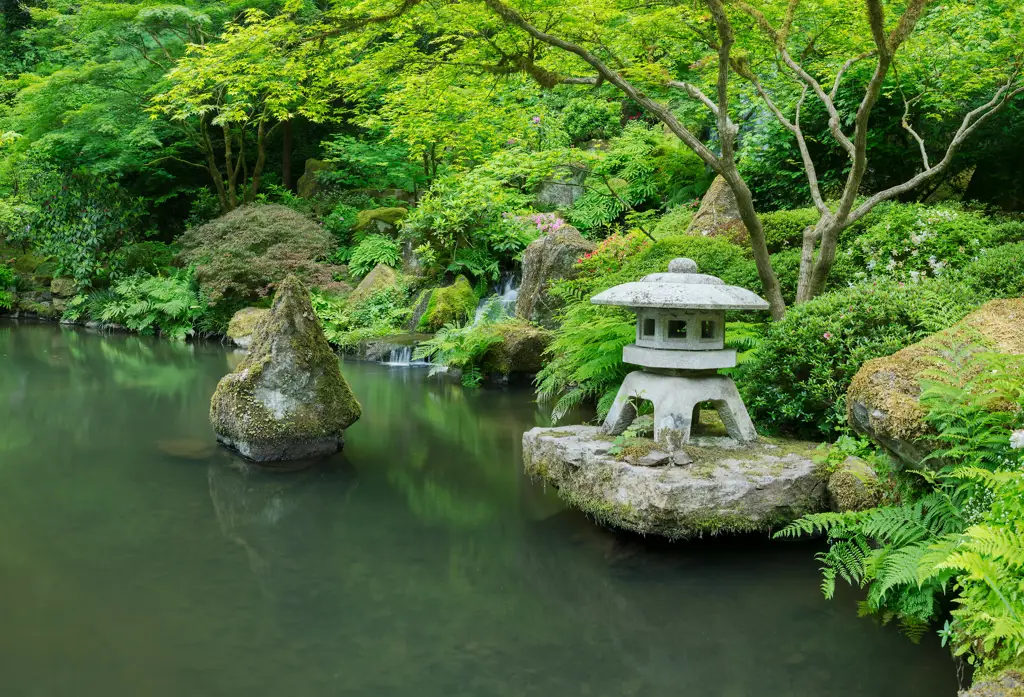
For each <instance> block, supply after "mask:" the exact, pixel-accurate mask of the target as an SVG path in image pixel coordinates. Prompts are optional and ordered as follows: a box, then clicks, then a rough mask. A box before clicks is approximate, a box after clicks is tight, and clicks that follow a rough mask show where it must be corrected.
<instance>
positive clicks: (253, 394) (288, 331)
mask: <svg viewBox="0 0 1024 697" xmlns="http://www.w3.org/2000/svg"><path fill="white" fill-rule="evenodd" d="M361 411H362V410H361V407H360V405H359V402H358V401H356V398H355V396H353V394H352V390H351V389H350V388H349V386H348V383H347V382H346V381H345V378H344V376H342V374H341V368H340V366H339V363H338V358H337V356H335V355H334V352H333V351H331V347H330V346H329V345H328V343H327V338H326V337H325V336H324V333H323V329H321V327H320V323H319V321H318V320H317V318H316V315H315V314H314V312H313V306H312V304H311V303H310V300H309V292H308V291H307V290H306V288H305V287H304V286H303V285H302V283H301V282H300V281H299V280H298V279H297V278H296V277H295V276H289V277H287V278H286V279H285V280H284V281H283V282H282V283H281V284H280V285H279V287H278V290H277V295H276V297H275V298H274V304H273V306H272V307H271V308H270V312H269V314H268V315H267V316H266V318H265V319H264V320H263V321H261V322H260V323H259V326H258V327H257V329H256V334H255V336H254V337H253V340H252V343H251V344H250V346H249V353H248V355H247V356H246V357H245V359H244V360H243V361H242V362H241V363H240V364H239V366H238V368H237V369H236V370H235V372H233V373H230V374H228V375H226V376H225V377H224V378H223V379H222V380H221V381H220V383H219V384H218V385H217V390H216V392H214V394H213V399H212V400H211V402H210V422H211V423H212V425H213V430H214V432H215V433H216V434H217V440H219V441H220V442H221V443H224V444H225V445H227V446H229V447H232V448H234V449H236V450H238V452H240V453H241V454H242V455H244V456H245V457H247V458H249V459H251V460H256V461H258V462H273V461H282V460H297V459H301V458H305V457H312V456H316V455H327V454H330V453H333V452H336V451H337V450H339V449H340V448H341V446H342V444H343V442H344V441H343V439H342V436H343V432H344V430H345V429H346V428H348V427H349V426H350V425H352V424H353V423H355V421H356V420H357V419H358V418H359V416H360V414H361Z"/></svg>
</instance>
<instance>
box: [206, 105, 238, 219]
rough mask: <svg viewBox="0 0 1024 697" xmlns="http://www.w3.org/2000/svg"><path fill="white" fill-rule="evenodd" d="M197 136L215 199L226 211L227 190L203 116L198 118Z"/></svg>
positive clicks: (223, 211) (228, 209)
mask: <svg viewBox="0 0 1024 697" xmlns="http://www.w3.org/2000/svg"><path fill="white" fill-rule="evenodd" d="M199 136H200V147H201V148H202V150H203V153H204V154H205V155H206V169H207V170H208V171H209V172H210V178H211V179H213V188H214V189H215V190H216V192H217V200H218V201H219V202H220V212H221V213H228V212H230V210H231V209H230V208H228V197H227V192H226V191H225V190H224V177H223V176H222V175H221V173H220V167H218V166H217V157H216V156H215V155H214V150H213V141H212V140H210V132H209V130H208V128H207V126H206V119H205V117H204V118H200V120H199Z"/></svg>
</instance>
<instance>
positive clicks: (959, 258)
mask: <svg viewBox="0 0 1024 697" xmlns="http://www.w3.org/2000/svg"><path fill="white" fill-rule="evenodd" d="M871 223H873V224H870V225H868V226H867V228H866V229H865V230H864V231H863V232H862V233H860V234H857V235H856V237H855V238H853V239H850V238H851V237H852V234H853V232H854V231H847V233H846V235H844V237H845V238H846V239H848V240H849V242H848V244H847V246H846V250H845V251H844V252H843V254H844V255H845V256H846V257H847V260H848V263H850V264H851V265H852V266H853V267H854V268H855V269H857V270H858V271H860V272H862V273H865V274H866V275H868V276H885V277H887V278H899V279H902V280H916V279H917V278H919V277H922V276H939V275H941V274H942V273H943V272H944V271H946V270H947V269H950V268H952V269H958V268H961V267H963V266H965V265H966V264H967V263H968V262H970V261H971V259H973V258H974V257H976V256H977V255H978V254H979V253H980V251H981V250H982V249H983V248H984V247H985V246H986V245H987V244H988V243H989V241H990V237H991V234H992V226H991V224H990V222H989V221H988V220H987V219H986V218H985V217H984V216H982V215H979V214H977V213H971V212H968V211H964V210H961V209H959V208H955V207H937V206H936V207H925V206H920V205H905V204H889V205H886V206H882V207H881V208H879V209H876V211H875V213H874V215H873V216H872V218H871Z"/></svg>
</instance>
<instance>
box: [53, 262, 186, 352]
mask: <svg viewBox="0 0 1024 697" xmlns="http://www.w3.org/2000/svg"><path fill="white" fill-rule="evenodd" d="M205 306H206V302H205V299H204V298H203V296H202V293H201V292H200V290H199V287H198V284H197V283H196V282H195V278H194V275H193V273H192V271H191V270H190V269H187V270H178V271H177V272H175V273H174V274H173V275H170V276H146V275H142V274H139V275H135V276H128V277H126V278H123V279H121V280H120V281H118V282H117V283H115V284H114V285H113V286H112V287H111V288H110V290H108V291H104V292H99V293H93V294H91V295H90V296H88V298H83V297H82V296H78V298H76V299H75V300H74V301H73V302H72V306H71V312H72V314H78V313H79V312H81V311H84V312H85V313H86V314H87V315H88V316H89V318H90V319H93V320H96V321H98V322H104V323H109V324H120V325H123V326H124V327H126V328H127V329H130V330H131V331H134V332H139V333H141V334H151V333H153V332H154V331H157V330H159V332H160V334H161V335H163V336H165V337H167V338H169V339H171V340H173V341H181V340H184V339H185V338H186V337H188V336H191V335H192V334H193V331H194V330H193V326H194V324H195V322H196V320H197V319H198V318H199V317H200V316H201V315H202V313H203V311H204V309H205Z"/></svg>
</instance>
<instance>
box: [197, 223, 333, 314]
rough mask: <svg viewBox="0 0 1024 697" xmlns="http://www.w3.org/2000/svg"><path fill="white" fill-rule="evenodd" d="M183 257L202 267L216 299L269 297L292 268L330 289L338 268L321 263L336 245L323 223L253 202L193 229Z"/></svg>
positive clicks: (207, 290) (206, 286)
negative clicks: (319, 223) (335, 269)
mask: <svg viewBox="0 0 1024 697" xmlns="http://www.w3.org/2000/svg"><path fill="white" fill-rule="evenodd" d="M180 244H181V248H182V251H181V253H180V254H179V256H178V258H179V260H180V261H181V262H182V263H184V264H187V265H191V266H195V267H196V278H197V279H198V280H199V284H200V285H201V286H202V288H203V292H204V293H205V294H206V295H207V297H209V299H210V301H211V302H214V303H219V302H221V301H222V300H224V299H232V300H244V299H255V298H259V297H264V296H266V295H267V294H268V293H269V292H270V290H271V287H272V286H273V284H274V283H277V282H278V281H281V280H282V279H283V278H284V277H285V276H287V275H288V274H290V273H295V274H298V275H299V276H300V277H302V279H303V280H304V281H305V282H306V283H307V284H308V285H310V286H313V287H323V288H330V284H331V281H332V275H333V273H334V269H333V268H332V267H330V266H328V265H325V264H321V263H318V261H319V260H321V259H324V258H326V257H327V256H328V255H329V254H330V253H331V250H332V249H333V248H334V244H335V243H334V240H333V239H332V238H331V235H330V234H328V233H327V232H325V231H324V230H323V229H322V228H321V227H320V226H319V225H317V224H316V223H313V222H311V221H310V220H308V219H306V218H303V217H302V216H301V215H299V214H298V213H296V212H294V211H292V210H290V209H288V208H285V207H284V206H277V205H249V206H243V207H242V208H238V209H236V210H234V211H232V212H231V213H228V214H227V215H225V216H222V217H220V218H218V219H216V220H214V221H211V222H209V223H206V224H205V225H201V226H199V227H197V228H192V229H191V230H188V231H187V232H186V233H185V234H184V235H183V236H182V237H181V241H180Z"/></svg>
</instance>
